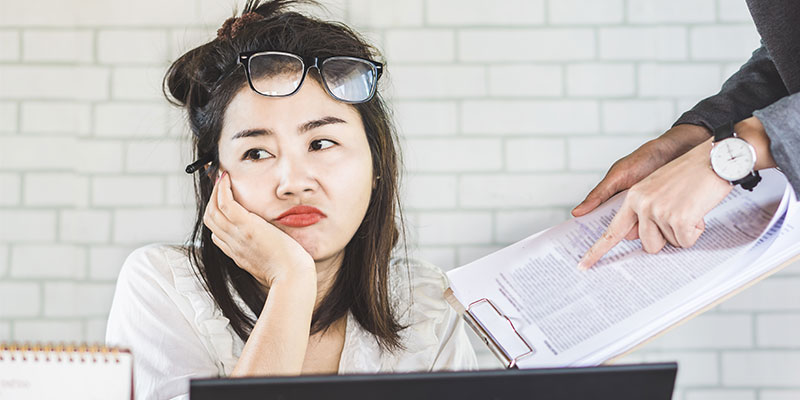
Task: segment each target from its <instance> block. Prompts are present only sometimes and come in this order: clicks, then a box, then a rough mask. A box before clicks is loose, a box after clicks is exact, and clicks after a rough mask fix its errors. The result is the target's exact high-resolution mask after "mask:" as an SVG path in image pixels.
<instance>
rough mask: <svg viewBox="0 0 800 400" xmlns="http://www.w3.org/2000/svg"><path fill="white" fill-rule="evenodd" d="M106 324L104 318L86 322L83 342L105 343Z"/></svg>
mask: <svg viewBox="0 0 800 400" xmlns="http://www.w3.org/2000/svg"><path fill="white" fill-rule="evenodd" d="M107 322H108V321H106V319H105V318H92V319H90V320H89V321H86V337H85V338H84V339H83V340H84V341H85V342H87V343H105V341H106V325H107Z"/></svg>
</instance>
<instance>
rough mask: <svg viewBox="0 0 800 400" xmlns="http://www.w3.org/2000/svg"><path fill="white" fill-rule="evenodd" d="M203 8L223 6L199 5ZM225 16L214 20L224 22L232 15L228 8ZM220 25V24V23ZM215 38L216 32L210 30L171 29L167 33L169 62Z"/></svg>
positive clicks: (216, 3)
mask: <svg viewBox="0 0 800 400" xmlns="http://www.w3.org/2000/svg"><path fill="white" fill-rule="evenodd" d="M200 4H201V6H200V7H203V6H205V5H208V4H211V5H220V4H223V3H222V2H219V3H218V2H202V3H200ZM225 15H226V16H223V17H221V19H220V18H216V19H214V22H215V23H216V21H218V20H219V21H224V20H225V19H226V18H228V17H230V16H231V15H232V11H231V9H230V7H229V8H228V12H227V14H225ZM220 25H222V23H220ZM216 37H217V32H216V31H215V30H210V29H197V28H193V27H183V28H178V29H173V30H171V31H170V33H169V55H168V58H169V59H170V60H177V59H178V57H180V56H182V55H183V54H184V53H186V52H188V51H189V50H191V49H193V48H195V47H198V46H201V45H203V44H206V43H208V42H210V41H212V40H214V39H215V38H216Z"/></svg>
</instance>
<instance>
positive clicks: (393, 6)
mask: <svg viewBox="0 0 800 400" xmlns="http://www.w3.org/2000/svg"><path fill="white" fill-rule="evenodd" d="M348 7H349V8H348V11H349V14H350V23H351V24H353V25H355V26H358V27H387V26H420V25H422V12H423V4H422V0H409V1H392V2H388V3H386V2H383V1H380V0H350V1H349V3H348Z"/></svg>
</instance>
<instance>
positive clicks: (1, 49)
mask: <svg viewBox="0 0 800 400" xmlns="http://www.w3.org/2000/svg"><path fill="white" fill-rule="evenodd" d="M19 58H20V56H19V33H18V32H14V31H0V61H16V60H19Z"/></svg>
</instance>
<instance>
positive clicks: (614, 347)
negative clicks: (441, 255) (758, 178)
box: [448, 170, 800, 368]
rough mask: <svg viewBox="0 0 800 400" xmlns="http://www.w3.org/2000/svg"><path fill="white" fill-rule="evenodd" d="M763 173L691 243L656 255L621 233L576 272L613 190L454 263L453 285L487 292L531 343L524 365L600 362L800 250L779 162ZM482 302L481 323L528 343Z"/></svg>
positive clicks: (514, 347) (500, 338)
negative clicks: (584, 210) (568, 216)
mask: <svg viewBox="0 0 800 400" xmlns="http://www.w3.org/2000/svg"><path fill="white" fill-rule="evenodd" d="M762 175H763V176H764V179H763V181H762V183H761V184H759V185H758V186H757V187H756V190H755V191H754V192H752V193H750V192H746V191H744V190H741V189H738V188H737V189H735V190H734V191H733V192H731V194H730V195H729V196H728V197H727V198H726V199H725V200H724V201H723V202H722V203H721V204H720V205H719V206H717V207H716V208H715V209H714V210H712V211H711V213H709V214H708V216H707V217H706V231H705V232H704V233H703V235H701V237H700V239H699V240H698V241H697V243H696V244H695V245H694V246H692V247H691V248H688V249H678V248H674V247H672V246H669V245H668V246H667V247H666V248H665V249H664V250H662V251H661V252H660V253H658V254H654V255H652V254H647V253H645V252H644V251H643V250H642V249H641V243H640V241H638V240H635V241H623V242H622V243H621V244H620V245H618V246H617V247H615V248H614V249H613V250H612V251H611V252H609V254H608V255H606V257H604V258H603V260H601V261H600V262H599V263H598V264H597V265H596V266H595V267H594V268H592V269H591V270H589V271H579V270H578V269H577V267H576V266H577V263H578V260H579V259H580V257H581V256H582V255H583V254H584V253H585V252H586V250H587V249H588V248H589V247H590V246H591V244H592V243H594V241H595V240H596V239H597V238H598V237H599V236H600V235H601V234H602V232H603V231H604V230H605V228H606V227H607V226H608V224H609V222H610V221H611V219H612V218H613V216H614V214H615V213H616V210H617V209H618V208H619V206H620V204H621V202H622V199H623V197H622V196H617V197H616V198H614V199H612V200H610V201H609V202H607V203H606V204H604V205H603V206H602V207H600V208H598V210H596V211H594V212H592V213H591V214H589V215H586V216H584V217H581V218H576V219H572V220H569V221H566V222H565V223H563V224H561V225H558V226H555V227H553V228H550V229H548V230H547V231H546V232H543V233H540V234H536V235H533V236H531V237H529V238H527V239H524V240H522V241H520V242H518V243H516V244H514V245H511V246H509V247H507V248H504V249H501V250H500V251H498V252H496V253H493V254H491V255H489V256H487V257H484V258H481V259H479V260H477V261H474V262H472V263H470V264H467V265H465V266H463V267H460V268H457V269H454V270H451V271H450V272H448V277H449V278H450V281H451V288H452V289H453V292H454V295H455V296H456V298H457V299H458V300H459V301H460V302H461V303H462V304H464V305H469V304H471V303H473V302H475V301H476V300H479V299H481V298H487V299H490V300H491V301H492V302H493V303H494V304H495V305H496V306H497V307H498V308H499V309H500V310H502V312H503V313H505V315H506V316H507V317H508V318H509V319H510V320H511V322H512V323H513V324H514V326H515V327H516V329H517V330H518V331H519V332H520V334H521V335H522V337H523V338H524V339H525V340H526V342H527V343H528V344H530V345H531V346H532V347H533V349H534V351H535V353H534V354H533V355H532V356H530V357H526V358H523V359H521V360H520V362H519V366H520V367H523V368H524V367H549V366H572V365H596V364H599V363H602V362H603V361H605V360H608V359H610V358H613V357H614V356H616V355H619V354H621V353H622V352H624V351H626V350H628V349H630V348H632V347H634V346H635V345H637V344H639V343H641V342H643V341H645V340H647V339H648V338H649V337H651V336H652V335H654V334H656V333H658V332H660V331H662V330H664V329H665V328H667V327H669V326H671V325H672V324H674V323H676V322H678V321H680V320H681V319H683V318H685V317H686V316H688V315H691V314H693V313H694V312H696V311H698V310H700V309H702V308H703V307H704V306H706V305H708V304H710V303H712V302H713V301H715V300H716V299H718V298H719V297H721V296H723V295H725V294H727V293H730V292H731V291H733V290H735V289H736V288H738V287H740V286H742V285H743V284H745V283H747V282H749V281H750V280H752V279H755V278H756V277H758V276H760V275H761V274H763V273H764V272H766V271H768V270H769V269H767V268H769V267H770V266H772V267H773V268H774V267H775V266H777V265H779V264H780V263H781V261H783V260H785V259H787V258H788V257H790V256H791V255H793V254H797V253H798V252H800V248H798V243H797V242H800V241H799V240H798V239H797V238H798V236H797V234H798V232H797V230H794V228H793V227H794V226H795V225H797V218H798V217H800V215H798V214H800V212H798V209H797V208H798V207H797V202H796V200H795V199H794V197H793V196H792V195H790V192H791V189H790V187H789V186H788V183H787V182H786V179H785V177H784V176H783V175H782V174H780V173H779V172H777V171H774V170H771V171H764V173H763V174H762ZM773 227H775V229H772V230H770V228H773ZM792 232H793V233H792ZM756 260H758V261H759V262H755V261H756ZM486 311H487V310H486V309H484V310H483V311H482V316H481V317H480V322H481V324H483V325H484V326H485V328H486V329H487V330H488V331H490V333H491V334H492V335H493V336H495V339H496V340H497V342H498V343H500V344H501V345H502V347H503V348H504V350H505V351H506V353H507V354H508V355H510V356H512V358H513V356H516V355H519V354H521V353H522V352H525V351H526V349H527V348H526V347H525V346H524V344H521V343H520V342H519V341H517V340H513V339H509V338H511V337H512V334H513V329H510V328H509V326H508V325H509V324H508V321H506V320H505V319H504V318H498V317H490V316H489V315H488V314H487V313H486Z"/></svg>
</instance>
